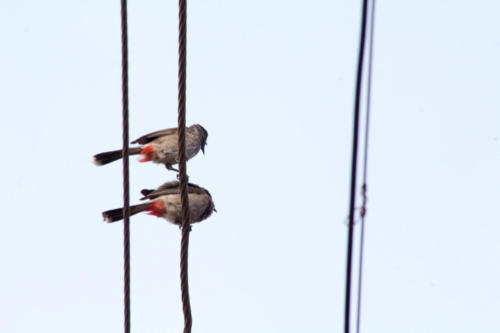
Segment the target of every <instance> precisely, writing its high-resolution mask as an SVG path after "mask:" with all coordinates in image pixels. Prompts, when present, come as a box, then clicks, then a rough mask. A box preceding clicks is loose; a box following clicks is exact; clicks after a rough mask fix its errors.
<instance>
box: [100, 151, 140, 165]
mask: <svg viewBox="0 0 500 333" xmlns="http://www.w3.org/2000/svg"><path fill="white" fill-rule="evenodd" d="M141 150H142V148H141V147H134V148H129V150H128V153H129V155H137V154H140V153H141ZM122 157H123V153H122V150H121V149H118V150H113V151H106V152H104V153H100V154H97V155H94V164H96V165H105V164H108V163H111V162H114V161H116V160H119V159H120V158H122Z"/></svg>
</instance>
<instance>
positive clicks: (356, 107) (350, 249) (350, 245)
mask: <svg viewBox="0 0 500 333" xmlns="http://www.w3.org/2000/svg"><path fill="white" fill-rule="evenodd" d="M367 3H368V0H363V11H362V19H361V38H360V45H359V56H358V70H357V80H356V97H355V105H354V121H353V140H352V164H351V189H350V202H349V226H348V235H347V267H346V289H345V291H346V295H345V317H344V331H345V333H349V332H350V316H351V313H350V311H351V280H352V252H353V234H354V207H355V203H356V175H357V163H358V136H359V133H358V132H359V114H360V104H361V81H362V76H363V75H362V73H363V55H364V49H365V35H366V16H367Z"/></svg>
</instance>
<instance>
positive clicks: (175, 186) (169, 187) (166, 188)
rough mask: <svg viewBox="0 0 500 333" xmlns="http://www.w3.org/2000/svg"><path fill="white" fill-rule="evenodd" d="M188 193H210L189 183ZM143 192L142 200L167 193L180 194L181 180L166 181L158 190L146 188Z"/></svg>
mask: <svg viewBox="0 0 500 333" xmlns="http://www.w3.org/2000/svg"><path fill="white" fill-rule="evenodd" d="M188 193H197V194H208V195H210V193H208V191H207V190H205V189H204V188H202V187H200V186H198V185H196V184H192V183H188ZM141 194H142V195H143V196H144V197H142V198H141V200H146V199H156V198H158V197H160V196H162V195H167V194H180V189H179V182H178V181H176V180H174V181H171V182H166V183H164V184H163V185H161V186H160V187H158V188H157V189H156V190H147V189H144V190H142V191H141Z"/></svg>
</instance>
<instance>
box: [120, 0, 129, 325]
mask: <svg viewBox="0 0 500 333" xmlns="http://www.w3.org/2000/svg"><path fill="white" fill-rule="evenodd" d="M121 36H122V39H121V42H122V127H123V137H122V139H123V142H122V143H123V148H122V149H123V307H124V332H125V333H130V181H129V164H128V162H129V159H128V156H129V151H128V141H129V138H128V132H129V127H128V111H129V110H128V46H127V44H128V36H127V1H126V0H121Z"/></svg>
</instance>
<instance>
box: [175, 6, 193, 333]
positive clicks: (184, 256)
mask: <svg viewBox="0 0 500 333" xmlns="http://www.w3.org/2000/svg"><path fill="white" fill-rule="evenodd" d="M186 9H187V1H186V0H179V69H178V79H179V83H178V110H177V111H178V118H177V122H178V127H177V128H178V145H179V155H178V159H179V186H180V192H181V204H182V218H181V228H182V239H181V260H180V266H181V274H180V277H181V292H182V309H183V312H184V333H190V332H191V326H192V317H191V304H190V300H189V283H188V282H189V281H188V249H189V233H190V231H191V225H190V223H189V221H190V214H189V198H188V188H187V184H188V176H187V169H186V21H187V15H186Z"/></svg>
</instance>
